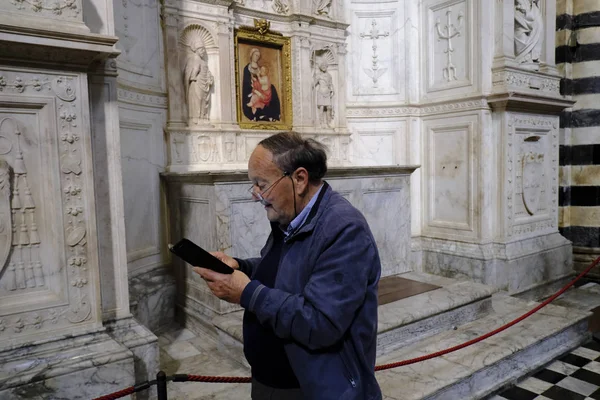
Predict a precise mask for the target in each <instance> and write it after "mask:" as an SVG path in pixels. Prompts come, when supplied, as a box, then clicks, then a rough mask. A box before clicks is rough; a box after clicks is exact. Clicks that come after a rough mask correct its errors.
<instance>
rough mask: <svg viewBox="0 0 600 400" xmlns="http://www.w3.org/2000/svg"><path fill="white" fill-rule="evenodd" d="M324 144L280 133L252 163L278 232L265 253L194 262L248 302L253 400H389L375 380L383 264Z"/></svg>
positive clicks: (223, 289) (219, 288)
mask: <svg viewBox="0 0 600 400" xmlns="http://www.w3.org/2000/svg"><path fill="white" fill-rule="evenodd" d="M326 172H327V156H326V154H325V150H324V148H323V147H322V145H320V144H319V143H318V142H316V141H314V140H304V139H303V138H302V137H301V136H300V135H298V134H295V133H280V134H277V135H273V136H271V137H268V138H266V139H264V140H263V141H261V142H260V143H259V145H258V146H257V147H256V149H255V150H254V152H253V153H252V155H251V156H250V160H249V162H248V176H249V178H250V180H251V181H252V183H253V185H252V187H251V188H250V192H251V194H252V196H253V198H254V199H255V200H256V201H259V202H260V203H261V204H262V205H263V206H264V208H265V210H266V213H267V218H268V219H269V221H270V222H271V234H270V236H269V238H268V240H267V243H266V245H265V247H264V248H263V249H262V251H261V257H259V258H251V259H246V260H241V259H237V258H232V257H229V256H227V255H225V254H223V253H220V252H215V253H212V254H213V255H215V256H217V258H219V259H221V260H222V261H223V262H225V263H226V264H228V265H229V266H231V267H233V268H234V269H236V271H235V272H234V273H233V274H231V275H223V274H219V273H215V272H213V271H211V270H208V269H204V268H194V271H195V272H197V273H198V274H200V275H201V276H202V277H203V278H204V279H205V280H206V281H207V283H208V286H209V287H210V289H211V291H212V292H213V294H215V295H216V296H218V297H219V298H221V299H224V300H227V301H229V302H232V303H239V304H241V306H242V307H244V309H245V313H244V353H245V356H246V358H247V359H248V362H249V363H250V365H251V367H252V378H253V382H252V398H253V399H286V400H289V399H319V400H321V399H335V400H340V399H361V400H362V399H364V400H370V399H380V398H381V391H380V389H379V385H378V383H377V381H376V379H375V375H374V366H375V348H376V341H377V284H378V282H379V277H380V274H381V263H380V260H379V254H378V251H377V246H376V245H375V240H374V239H373V235H372V234H371V231H370V229H369V226H368V225H367V222H366V220H365V218H364V217H363V216H362V214H361V213H360V212H359V211H358V210H356V209H355V208H354V207H353V206H352V205H351V204H350V203H349V202H348V201H347V200H346V199H344V198H343V197H342V196H341V195H339V194H338V193H336V192H335V191H333V190H332V189H331V187H330V186H329V185H328V184H327V182H325V181H324V180H323V177H324V175H325V173H326Z"/></svg>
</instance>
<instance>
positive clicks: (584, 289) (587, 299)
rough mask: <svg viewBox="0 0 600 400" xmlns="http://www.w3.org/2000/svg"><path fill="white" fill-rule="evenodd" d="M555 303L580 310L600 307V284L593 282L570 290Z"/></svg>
mask: <svg viewBox="0 0 600 400" xmlns="http://www.w3.org/2000/svg"><path fill="white" fill-rule="evenodd" d="M554 304H556V305H559V306H564V307H570V308H576V309H578V310H593V309H594V308H596V307H600V285H599V284H597V283H593V282H592V283H587V284H585V285H583V286H580V287H578V288H576V289H573V290H569V291H567V292H566V293H564V294H563V295H562V296H560V297H559V298H558V299H556V300H555V301H554Z"/></svg>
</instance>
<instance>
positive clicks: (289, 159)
mask: <svg viewBox="0 0 600 400" xmlns="http://www.w3.org/2000/svg"><path fill="white" fill-rule="evenodd" d="M258 144H259V145H261V146H262V147H264V148H265V149H267V150H269V151H270V152H271V154H273V162H275V165H277V166H278V167H279V168H281V170H283V171H284V172H288V173H290V174H291V173H292V172H294V171H295V170H296V169H298V168H301V167H303V168H305V169H306V171H308V179H309V181H310V182H311V183H319V182H321V180H322V179H323V177H324V176H325V173H327V153H326V151H327V148H326V147H325V145H323V144H322V143H319V142H317V141H316V140H314V139H304V138H302V136H300V134H298V133H295V132H282V133H278V134H276V135H273V136H269V137H268V138H266V139H263V140H261V141H260V142H259V143H258Z"/></svg>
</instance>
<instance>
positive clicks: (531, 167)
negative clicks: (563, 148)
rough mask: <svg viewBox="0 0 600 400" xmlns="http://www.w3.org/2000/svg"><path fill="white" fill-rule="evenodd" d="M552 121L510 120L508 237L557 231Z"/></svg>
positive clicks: (554, 129) (540, 118)
mask: <svg viewBox="0 0 600 400" xmlns="http://www.w3.org/2000/svg"><path fill="white" fill-rule="evenodd" d="M553 119H555V118H549V117H543V116H526V115H520V114H515V115H512V116H510V117H509V120H508V136H507V139H508V141H507V146H508V147H507V153H506V154H507V159H506V164H505V165H506V172H505V173H506V176H507V178H508V179H507V182H506V185H507V186H506V188H507V190H506V200H507V222H508V227H507V235H508V236H513V235H522V234H528V233H532V232H537V231H540V230H545V229H549V228H555V224H556V223H555V218H554V216H555V215H557V214H556V213H557V212H558V210H557V201H556V199H554V197H557V193H558V192H557V190H558V181H557V179H556V178H555V177H554V175H558V172H557V170H556V168H557V166H558V159H557V151H553V150H551V149H554V150H556V148H557V146H558V129H557V128H558V124H557V121H554V120H553ZM549 171H552V173H551V174H549ZM550 176H552V179H550Z"/></svg>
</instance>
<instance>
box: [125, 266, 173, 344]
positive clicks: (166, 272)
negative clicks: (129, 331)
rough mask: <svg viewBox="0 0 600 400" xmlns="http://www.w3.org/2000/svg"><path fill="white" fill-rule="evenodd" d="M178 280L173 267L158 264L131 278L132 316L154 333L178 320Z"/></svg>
mask: <svg viewBox="0 0 600 400" xmlns="http://www.w3.org/2000/svg"><path fill="white" fill-rule="evenodd" d="M175 297H176V286H175V278H174V276H173V273H172V271H171V268H170V266H168V265H167V266H164V265H158V266H154V267H151V268H145V269H143V270H140V271H135V272H133V273H131V274H130V275H129V299H130V309H131V314H132V315H133V316H134V317H135V319H136V320H137V321H138V322H139V323H141V324H142V325H144V326H145V327H146V328H148V329H149V330H150V331H151V332H153V333H158V332H161V331H162V330H163V329H164V328H165V327H167V326H168V325H170V324H171V323H172V322H173V320H174V318H175Z"/></svg>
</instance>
